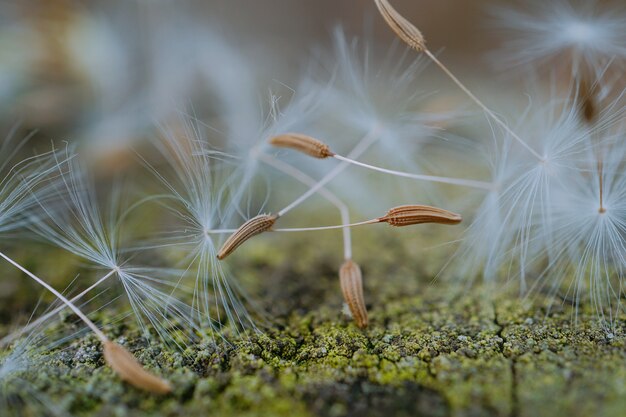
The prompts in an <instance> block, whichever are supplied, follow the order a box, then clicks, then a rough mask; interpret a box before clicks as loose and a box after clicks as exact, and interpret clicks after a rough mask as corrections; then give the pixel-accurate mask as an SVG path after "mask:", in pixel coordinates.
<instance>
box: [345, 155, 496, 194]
mask: <svg viewBox="0 0 626 417" xmlns="http://www.w3.org/2000/svg"><path fill="white" fill-rule="evenodd" d="M333 158H335V159H338V160H340V161H343V162H347V163H349V164H353V165H358V166H360V167H363V168H367V169H371V170H374V171H378V172H383V173H385V174H390V175H395V176H397V177H405V178H412V179H415V180H423V181H431V182H439V183H443V184H452V185H460V186H462V187H472V188H481V189H483V190H492V189H493V184H491V183H489V182H484V181H476V180H467V179H463V178H450V177H438V176H434V175H421V174H411V173H408V172H402V171H395V170H392V169H386V168H381V167H377V166H374V165H369V164H366V163H363V162H359V161H355V160H353V159H350V158H346V157H345V156H341V155H337V154H335V155H333Z"/></svg>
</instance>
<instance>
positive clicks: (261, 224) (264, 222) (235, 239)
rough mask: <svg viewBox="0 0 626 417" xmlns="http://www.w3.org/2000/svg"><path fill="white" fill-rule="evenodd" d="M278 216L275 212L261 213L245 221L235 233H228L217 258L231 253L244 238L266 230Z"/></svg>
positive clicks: (222, 257) (220, 258) (246, 238)
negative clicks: (228, 235)
mask: <svg viewBox="0 0 626 417" xmlns="http://www.w3.org/2000/svg"><path fill="white" fill-rule="evenodd" d="M276 219H278V216H276V215H275V214H261V215H259V216H256V217H254V218H252V219H250V220H248V221H247V222H245V223H244V224H243V225H242V226H241V227H240V228H239V229H237V231H236V232H235V233H233V234H232V235H230V237H229V238H228V239H226V242H224V244H223V245H222V248H221V249H220V251H219V252H218V253H217V259H219V260H222V259H224V258H226V257H227V256H228V255H230V254H231V253H233V252H234V251H235V249H237V248H238V247H239V246H241V245H242V244H243V243H244V242H245V241H246V240H248V239H250V238H251V237H253V236H256V235H258V234H260V233H263V232H267V231H268V230H270V229H271V228H272V226H274V223H276Z"/></svg>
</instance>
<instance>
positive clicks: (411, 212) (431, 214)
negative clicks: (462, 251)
mask: <svg viewBox="0 0 626 417" xmlns="http://www.w3.org/2000/svg"><path fill="white" fill-rule="evenodd" d="M378 220H379V221H380V222H386V223H388V224H390V225H391V226H396V227H402V226H411V225H413V224H421V223H438V224H459V223H461V221H462V220H463V218H462V217H461V215H460V214H456V213H453V212H451V211H448V210H444V209H440V208H437V207H431V206H422V205H407V206H399V207H394V208H392V209H391V210H389V211H388V212H387V214H386V215H384V216H383V217H379V218H378Z"/></svg>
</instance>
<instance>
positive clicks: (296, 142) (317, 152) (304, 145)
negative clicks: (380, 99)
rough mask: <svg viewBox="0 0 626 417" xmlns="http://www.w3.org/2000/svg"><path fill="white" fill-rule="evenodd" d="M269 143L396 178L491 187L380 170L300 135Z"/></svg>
mask: <svg viewBox="0 0 626 417" xmlns="http://www.w3.org/2000/svg"><path fill="white" fill-rule="evenodd" d="M270 143H271V144H272V145H274V146H278V147H285V148H290V149H293V150H296V151H299V152H302V153H305V154H307V155H309V156H313V157H315V158H327V157H332V158H335V159H338V160H340V161H342V162H345V163H349V164H353V165H357V166H360V167H363V168H367V169H371V170H374V171H379V172H383V173H386V174H390V175H394V176H398V177H405V178H411V179H416V180H422V181H429V182H438V183H443V184H452V185H460V186H464V187H475V188H482V189H487V190H489V189H491V187H492V185H491V184H489V183H486V182H483V181H474V180H468V179H462V178H449V177H438V176H434V175H421V174H411V173H407V172H401V171H395V170H391V169H385V168H380V167H377V166H374V165H370V164H365V163H363V162H359V161H355V160H353V159H351V158H349V157H345V156H341V155H339V154H336V153H335V152H332V151H331V150H330V148H329V147H328V145H326V144H325V143H323V142H322V141H320V140H318V139H315V138H312V137H310V136H306V135H301V134H295V133H289V134H284V135H280V136H276V137H274V138H272V139H270Z"/></svg>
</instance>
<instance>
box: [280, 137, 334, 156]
mask: <svg viewBox="0 0 626 417" xmlns="http://www.w3.org/2000/svg"><path fill="white" fill-rule="evenodd" d="M270 143H271V144H272V145H274V146H278V147H280V148H289V149H293V150H296V151H298V152H302V153H304V154H307V155H309V156H312V157H313V158H319V159H324V158H328V157H330V156H333V155H334V154H335V153H334V152H332V151H331V150H330V148H329V147H328V145H326V144H325V143H324V142H322V141H320V140H317V139H315V138H313V137H311V136H307V135H303V134H301V133H285V134H284V135H279V136H275V137H273V138H272V139H270Z"/></svg>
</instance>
